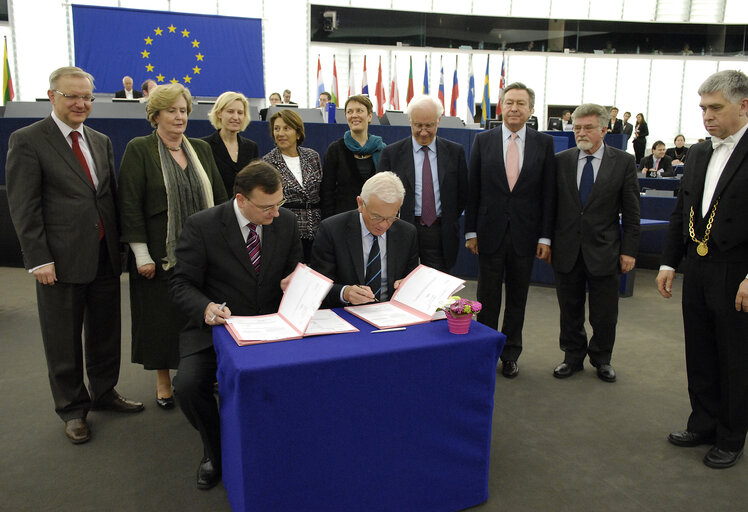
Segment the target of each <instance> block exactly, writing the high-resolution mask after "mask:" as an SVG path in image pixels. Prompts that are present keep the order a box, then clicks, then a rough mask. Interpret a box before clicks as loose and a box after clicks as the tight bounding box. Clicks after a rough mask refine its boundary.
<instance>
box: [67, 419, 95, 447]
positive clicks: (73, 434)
mask: <svg viewBox="0 0 748 512" xmlns="http://www.w3.org/2000/svg"><path fill="white" fill-rule="evenodd" d="M65 435H66V436H68V439H70V442H71V443H73V444H81V443H85V442H86V441H88V440H89V439H91V431H90V430H89V429H88V424H87V423H86V418H75V419H72V420H68V421H66V422H65Z"/></svg>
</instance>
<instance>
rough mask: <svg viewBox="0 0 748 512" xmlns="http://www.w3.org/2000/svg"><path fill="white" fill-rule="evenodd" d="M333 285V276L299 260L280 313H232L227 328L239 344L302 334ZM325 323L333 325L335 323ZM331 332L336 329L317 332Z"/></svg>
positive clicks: (297, 336)
mask: <svg viewBox="0 0 748 512" xmlns="http://www.w3.org/2000/svg"><path fill="white" fill-rule="evenodd" d="M331 287H332V280H330V279H328V278H326V277H325V276H323V275H322V274H320V273H319V272H315V271H314V270H312V269H311V268H309V267H307V266H306V265H304V264H303V263H299V264H298V265H297V266H296V269H295V270H294V271H293V273H292V274H291V279H290V281H289V283H288V286H287V287H286V291H285V292H284V293H283V299H282V300H281V303H280V307H279V308H278V312H277V313H274V314H272V315H259V316H232V317H231V318H229V319H228V320H226V328H227V329H228V331H229V333H231V336H233V337H234V339H235V340H236V342H237V343H238V344H239V345H253V344H256V343H267V342H270V341H283V340H291V339H296V338H301V337H302V336H304V331H305V330H306V329H307V326H308V325H309V323H310V322H311V320H312V317H313V316H314V314H315V313H316V312H317V309H318V308H319V305H320V304H321V303H322V299H324V298H325V296H326V295H327V292H328V291H330V288H331ZM336 316H337V315H336ZM346 323H347V322H346ZM326 325H330V326H331V327H332V326H333V324H332V323H327V324H326ZM348 325H349V326H350V324H348ZM331 332H334V331H328V332H316V333H315V334H329V333H331Z"/></svg>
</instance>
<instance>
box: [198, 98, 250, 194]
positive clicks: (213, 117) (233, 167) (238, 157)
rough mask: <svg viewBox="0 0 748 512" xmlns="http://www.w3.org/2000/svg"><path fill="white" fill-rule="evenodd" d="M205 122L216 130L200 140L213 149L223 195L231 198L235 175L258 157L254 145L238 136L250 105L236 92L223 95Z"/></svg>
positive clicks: (247, 116)
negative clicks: (221, 182)
mask: <svg viewBox="0 0 748 512" xmlns="http://www.w3.org/2000/svg"><path fill="white" fill-rule="evenodd" d="M208 119H209V120H210V124H212V125H213V127H214V128H215V129H216V131H215V132H214V133H213V134H212V135H208V136H207V137H203V140H204V141H205V142H207V143H208V144H210V148H211V149H212V150H213V158H214V159H215V161H216V166H218V172H219V173H221V178H222V179H223V185H224V186H225V187H226V195H227V196H228V197H232V196H233V195H234V178H235V177H236V173H238V172H239V171H241V170H242V169H244V167H246V166H247V164H248V163H249V162H251V161H252V160H256V159H257V158H259V156H260V155H259V151H258V149H257V144H256V143H255V142H254V141H252V140H250V139H247V138H245V137H242V136H241V135H239V134H240V133H241V132H243V131H244V130H246V129H247V126H249V102H248V101H247V98H246V97H245V96H244V95H243V94H241V93H239V92H233V91H228V92H225V93H223V94H221V95H220V96H219V97H218V99H216V102H215V104H214V105H213V109H212V110H211V111H210V113H209V114H208Z"/></svg>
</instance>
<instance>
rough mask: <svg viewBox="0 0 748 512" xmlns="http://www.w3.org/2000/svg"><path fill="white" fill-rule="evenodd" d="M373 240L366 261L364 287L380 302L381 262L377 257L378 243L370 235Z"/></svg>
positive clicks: (375, 238) (374, 237)
mask: <svg viewBox="0 0 748 512" xmlns="http://www.w3.org/2000/svg"><path fill="white" fill-rule="evenodd" d="M371 236H372V238H373V239H374V243H373V244H371V250H370V251H369V258H368V259H367V260H366V277H364V281H366V286H368V287H369V288H371V291H372V292H374V297H376V299H377V300H380V298H381V295H382V260H381V258H380V257H379V242H378V241H377V237H376V236H374V234H373V233H372V234H371Z"/></svg>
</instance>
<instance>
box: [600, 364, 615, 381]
mask: <svg viewBox="0 0 748 512" xmlns="http://www.w3.org/2000/svg"><path fill="white" fill-rule="evenodd" d="M597 376H598V378H599V379H600V380H604V381H605V382H615V381H616V371H615V370H614V369H613V367H612V366H610V365H609V364H601V365H600V366H598V367H597Z"/></svg>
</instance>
